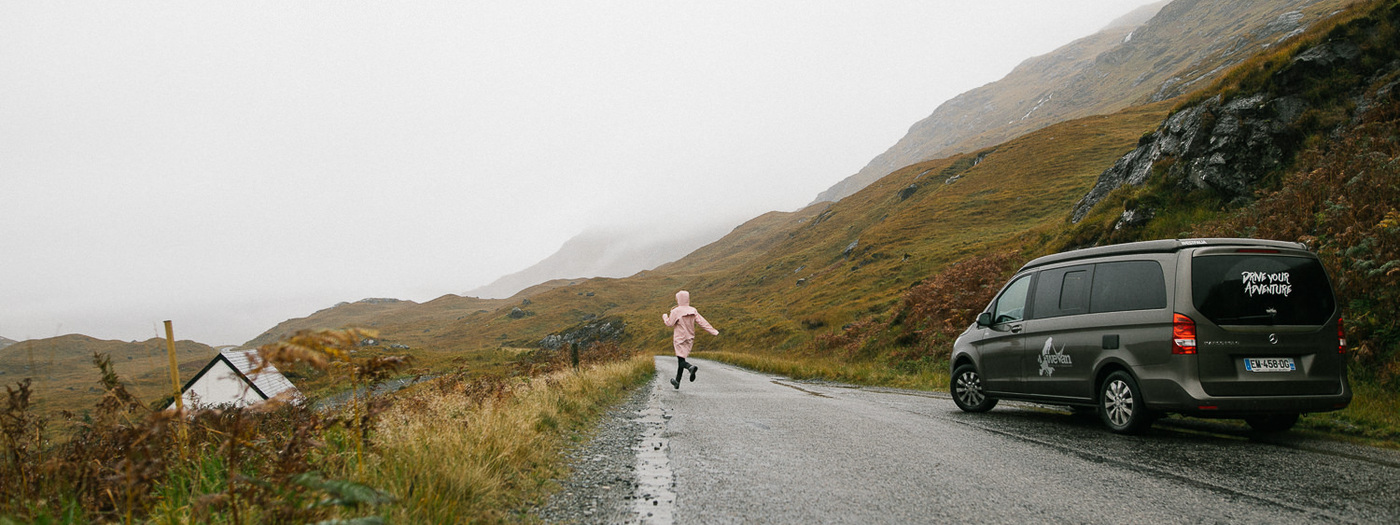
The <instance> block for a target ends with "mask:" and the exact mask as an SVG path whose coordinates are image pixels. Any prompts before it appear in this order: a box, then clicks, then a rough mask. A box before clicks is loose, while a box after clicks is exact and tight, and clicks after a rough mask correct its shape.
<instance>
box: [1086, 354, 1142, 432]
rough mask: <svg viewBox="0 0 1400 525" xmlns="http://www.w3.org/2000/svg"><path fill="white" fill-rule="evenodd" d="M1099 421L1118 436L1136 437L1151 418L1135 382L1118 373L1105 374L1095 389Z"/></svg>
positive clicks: (1121, 372) (1131, 377) (1120, 372)
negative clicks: (1132, 435) (1096, 389)
mask: <svg viewBox="0 0 1400 525" xmlns="http://www.w3.org/2000/svg"><path fill="white" fill-rule="evenodd" d="M1099 419H1101V420H1103V424H1104V425H1107V426H1108V429H1109V430H1112V431H1114V432H1117V433H1119V434H1140V433H1142V431H1144V430H1147V427H1150V426H1152V420H1153V419H1155V418H1154V417H1153V416H1152V413H1151V411H1149V410H1148V409H1147V404H1146V403H1144V402H1143V399H1142V390H1140V389H1139V388H1138V385H1137V381H1136V380H1134V379H1133V376H1131V375H1128V373H1127V372H1123V371H1121V370H1120V371H1117V372H1114V373H1112V374H1109V375H1108V379H1105V380H1104V382H1103V385H1102V386H1100V388H1099Z"/></svg>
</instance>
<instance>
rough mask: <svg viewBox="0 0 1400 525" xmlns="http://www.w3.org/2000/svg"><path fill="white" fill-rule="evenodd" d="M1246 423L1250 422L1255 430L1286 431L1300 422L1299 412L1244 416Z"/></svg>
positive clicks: (1268, 431)
mask: <svg viewBox="0 0 1400 525" xmlns="http://www.w3.org/2000/svg"><path fill="white" fill-rule="evenodd" d="M1244 422H1245V423H1249V428H1252V429H1254V431H1255V432H1264V433H1269V434H1272V433H1275V432H1286V431H1288V429H1290V428H1293V425H1295V424H1297V423H1298V414H1269V415H1265V416H1254V417H1247V418H1244Z"/></svg>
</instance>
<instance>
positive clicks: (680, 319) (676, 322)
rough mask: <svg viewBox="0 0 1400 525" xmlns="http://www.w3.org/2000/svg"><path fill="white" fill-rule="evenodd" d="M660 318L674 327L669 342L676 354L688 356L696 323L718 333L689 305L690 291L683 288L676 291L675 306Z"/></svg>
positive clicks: (711, 332) (713, 333)
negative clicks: (674, 348)
mask: <svg viewBox="0 0 1400 525" xmlns="http://www.w3.org/2000/svg"><path fill="white" fill-rule="evenodd" d="M661 320H662V321H665V322H666V326H670V327H673V328H674V331H673V332H672V336H671V342H672V344H673V345H674V346H675V347H676V355H678V356H680V357H690V348H691V347H692V346H695V325H696V324H699V325H700V327H701V328H704V329H705V331H706V332H709V333H710V335H719V330H715V327H713V326H710V322H709V321H706V320H705V317H704V316H702V315H700V311H699V310H696V309H695V307H694V306H691V305H690V292H687V291H685V290H681V291H679V292H676V307H675V308H672V309H671V313H669V314H661Z"/></svg>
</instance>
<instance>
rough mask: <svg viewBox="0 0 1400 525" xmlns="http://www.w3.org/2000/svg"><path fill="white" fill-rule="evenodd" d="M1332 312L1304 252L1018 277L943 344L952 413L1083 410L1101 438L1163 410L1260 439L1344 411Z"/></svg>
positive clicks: (1211, 251) (1031, 270) (1192, 243)
mask: <svg viewBox="0 0 1400 525" xmlns="http://www.w3.org/2000/svg"><path fill="white" fill-rule="evenodd" d="M1346 354H1347V345H1346V337H1345V335H1344V333H1343V331H1342V316H1341V308H1340V307H1339V306H1338V304H1337V300H1336V297H1335V296H1334V295H1333V292H1332V287H1331V284H1330V283H1329V281H1328V278H1327V273H1326V271H1325V270H1324V269H1323V267H1322V263H1321V261H1319V260H1318V258H1317V256H1316V255H1314V254H1313V253H1311V252H1309V251H1308V250H1307V248H1306V247H1305V246H1303V245H1301V244H1298V243H1287V242H1278V241H1266V240H1257V239H1187V240H1160V241H1147V242H1137V243H1129V244H1120V245H1114V246H1103V247H1096V248H1087V249H1083V250H1075V251H1070V252H1064V253H1059V254H1055V255H1048V256H1045V257H1041V258H1039V259H1035V260H1033V261H1031V262H1029V263H1027V264H1026V265H1025V266H1024V267H1022V268H1021V269H1020V270H1019V271H1018V272H1017V273H1016V275H1015V276H1013V277H1012V278H1011V280H1010V281H1009V282H1008V283H1007V284H1006V286H1005V287H1003V288H1002V289H1001V291H1000V292H999V293H998V294H997V295H996V298H995V299H993V300H992V303H991V304H990V305H988V306H987V310H986V311H985V312H982V313H981V314H980V315H978V316H977V321H976V323H975V324H973V325H972V326H970V327H968V329H967V330H966V331H965V332H963V333H962V335H961V336H959V337H958V339H957V341H956V342H954V343H953V354H952V363H951V368H952V381H951V386H950V390H951V392H952V394H953V401H954V402H955V403H956V404H957V405H958V408H961V409H963V410H966V411H968V412H984V411H987V410H991V408H992V407H993V406H995V405H996V403H997V400H999V399H1020V400H1029V401H1037V402H1042V403H1046V404H1057V405H1068V406H1071V407H1074V408H1075V409H1076V411H1079V410H1086V411H1087V409H1088V408H1089V407H1094V409H1095V410H1096V411H1097V412H1098V415H1099V418H1100V419H1102V420H1103V422H1104V424H1105V425H1107V426H1108V427H1109V429H1111V430H1113V431H1114V432H1120V433H1137V432H1141V431H1143V430H1145V429H1147V428H1148V427H1150V426H1151V425H1152V422H1153V421H1154V420H1155V419H1156V418H1157V417H1160V416H1161V415H1162V414H1165V413H1179V414H1185V415H1190V416H1198V417H1216V418H1243V419H1244V420H1245V421H1246V422H1248V423H1249V425H1250V426H1251V427H1252V428H1254V429H1255V430H1257V431H1261V432H1281V431H1285V430H1288V429H1289V428H1292V426H1293V424H1294V423H1296V422H1297V421H1298V415H1299V414H1300V413H1304V412H1325V411H1330V410H1337V409H1341V408H1344V407H1346V406H1347V404H1348V403H1350V402H1351V395H1352V394H1351V387H1350V385H1349V384H1348V383H1347V374H1346V361H1347V355H1346Z"/></svg>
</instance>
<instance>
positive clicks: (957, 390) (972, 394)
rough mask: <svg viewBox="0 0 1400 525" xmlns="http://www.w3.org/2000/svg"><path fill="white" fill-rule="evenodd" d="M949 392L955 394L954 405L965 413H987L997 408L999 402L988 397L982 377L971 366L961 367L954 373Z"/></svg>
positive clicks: (975, 368)
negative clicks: (983, 387)
mask: <svg viewBox="0 0 1400 525" xmlns="http://www.w3.org/2000/svg"><path fill="white" fill-rule="evenodd" d="M948 391H949V392H950V393H952V394H953V403H956V404H957V405H958V408H961V409H963V411H964V412H986V411H988V410H991V409H992V407H994V406H997V400H996V399H995V398H991V397H987V392H986V390H983V389H982V375H981V374H978V373H977V367H975V366H972V365H971V364H965V365H962V366H959V367H958V368H957V370H954V371H953V380H952V381H949V382H948Z"/></svg>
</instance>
